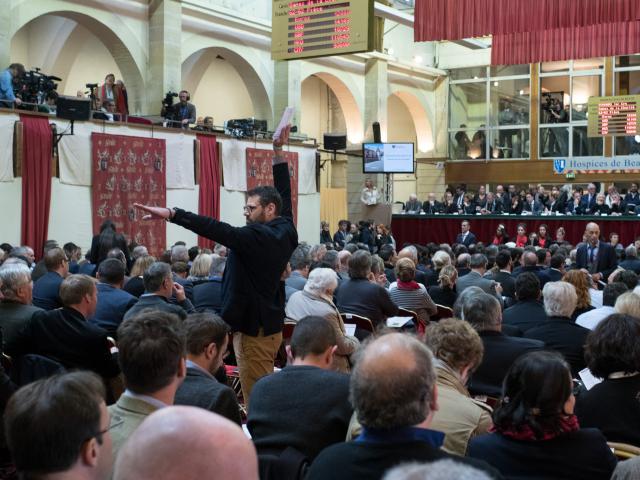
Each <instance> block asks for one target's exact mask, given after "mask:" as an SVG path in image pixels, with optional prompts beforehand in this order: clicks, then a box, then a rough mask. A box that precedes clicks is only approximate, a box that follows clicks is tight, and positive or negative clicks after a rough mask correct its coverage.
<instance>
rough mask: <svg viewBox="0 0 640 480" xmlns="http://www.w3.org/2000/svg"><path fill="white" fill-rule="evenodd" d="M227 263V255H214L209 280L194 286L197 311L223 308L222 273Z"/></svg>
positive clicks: (215, 310) (216, 310) (217, 311)
mask: <svg viewBox="0 0 640 480" xmlns="http://www.w3.org/2000/svg"><path fill="white" fill-rule="evenodd" d="M226 265H227V258H226V257H216V256H214V257H213V259H212V260H211V267H210V268H209V280H208V281H206V282H204V283H201V284H199V285H196V286H195V287H193V302H194V306H195V309H196V311H198V312H204V311H206V310H211V311H213V312H216V313H220V310H222V275H223V274H224V269H225V267H226Z"/></svg>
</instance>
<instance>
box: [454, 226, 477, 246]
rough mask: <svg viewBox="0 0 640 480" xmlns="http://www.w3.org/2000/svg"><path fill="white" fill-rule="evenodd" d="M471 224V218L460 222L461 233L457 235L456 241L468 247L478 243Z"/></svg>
mask: <svg viewBox="0 0 640 480" xmlns="http://www.w3.org/2000/svg"><path fill="white" fill-rule="evenodd" d="M470 228H471V224H470V223H469V220H463V221H462V223H461V224H460V233H459V234H458V236H457V237H456V241H455V243H457V244H459V245H464V246H465V247H468V246H469V245H473V244H475V243H476V241H477V240H476V236H475V235H474V234H473V233H471V232H470Z"/></svg>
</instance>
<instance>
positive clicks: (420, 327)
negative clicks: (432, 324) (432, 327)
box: [398, 307, 427, 337]
mask: <svg viewBox="0 0 640 480" xmlns="http://www.w3.org/2000/svg"><path fill="white" fill-rule="evenodd" d="M398 316H399V317H411V318H412V319H413V324H414V325H415V326H416V331H417V332H418V335H419V336H420V337H423V336H424V332H425V331H426V329H427V324H426V323H425V322H424V321H423V320H422V319H420V318H418V314H417V313H416V312H414V311H413V310H409V309H408V308H402V307H398Z"/></svg>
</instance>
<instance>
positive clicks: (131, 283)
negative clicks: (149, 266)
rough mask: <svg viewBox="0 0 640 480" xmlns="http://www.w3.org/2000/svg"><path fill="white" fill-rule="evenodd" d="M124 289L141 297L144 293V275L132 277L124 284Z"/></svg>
mask: <svg viewBox="0 0 640 480" xmlns="http://www.w3.org/2000/svg"><path fill="white" fill-rule="evenodd" d="M123 290H124V291H125V292H127V293H130V294H131V295H133V296H134V297H138V298H139V297H140V296H141V295H143V294H144V281H143V280H142V277H131V278H130V279H129V280H128V281H127V283H125V284H124V288H123Z"/></svg>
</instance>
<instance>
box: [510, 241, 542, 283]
mask: <svg viewBox="0 0 640 480" xmlns="http://www.w3.org/2000/svg"><path fill="white" fill-rule="evenodd" d="M527 248H528V249H530V250H525V252H524V253H523V254H522V258H521V261H522V265H521V266H518V267H516V268H514V269H513V272H512V273H511V275H512V276H513V278H518V277H519V276H520V275H521V274H523V273H525V272H530V273H533V274H535V276H536V277H538V279H539V280H540V281H542V279H541V278H540V271H541V270H542V267H540V266H539V265H538V255H537V254H536V251H535V249H534V248H533V247H527Z"/></svg>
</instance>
